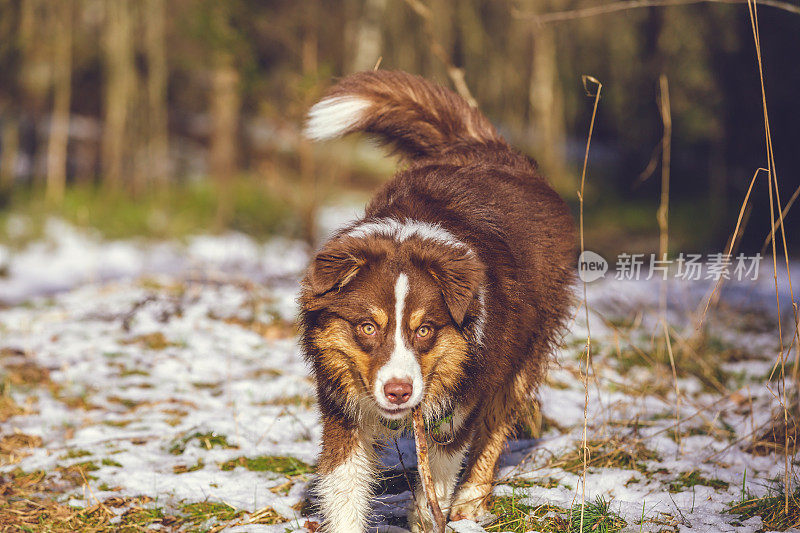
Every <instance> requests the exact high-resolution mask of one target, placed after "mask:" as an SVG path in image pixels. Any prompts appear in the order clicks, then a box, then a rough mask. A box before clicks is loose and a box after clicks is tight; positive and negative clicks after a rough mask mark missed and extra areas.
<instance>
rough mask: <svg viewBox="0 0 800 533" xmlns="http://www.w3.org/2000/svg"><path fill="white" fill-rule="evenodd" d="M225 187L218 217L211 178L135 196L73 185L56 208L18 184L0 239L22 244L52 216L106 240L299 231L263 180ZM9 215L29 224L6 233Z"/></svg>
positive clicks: (295, 217)
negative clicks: (224, 209) (225, 206)
mask: <svg viewBox="0 0 800 533" xmlns="http://www.w3.org/2000/svg"><path fill="white" fill-rule="evenodd" d="M227 192H228V193H229V197H230V209H229V213H230V215H229V217H228V218H227V219H226V220H223V219H221V218H220V216H219V213H220V211H219V204H220V198H221V197H222V195H221V194H220V192H219V190H218V187H217V186H216V185H215V184H214V182H213V181H212V180H202V181H193V182H190V183H180V184H170V185H167V186H164V187H152V188H151V189H149V190H148V191H147V192H146V193H144V194H141V195H140V196H138V197H136V198H133V197H131V196H130V195H129V194H126V193H123V192H110V191H108V190H104V189H102V188H98V187H95V186H91V185H74V186H72V187H69V188H67V190H66V193H65V196H64V201H63V202H62V204H61V205H60V206H58V207H55V206H53V205H50V204H48V203H47V202H45V200H44V194H43V191H41V190H39V189H29V188H25V187H18V188H16V189H14V190H13V191H12V192H11V198H10V199H9V201H8V202H9V206H10V208H9V209H4V210H0V239H3V240H4V241H5V242H7V243H9V244H11V245H12V246H22V245H24V244H25V243H26V242H30V241H31V240H33V239H36V238H38V237H40V236H41V235H42V234H43V226H44V221H46V220H47V219H48V218H49V217H51V216H55V217H58V218H61V219H63V220H66V221H67V222H69V223H71V224H73V225H75V226H78V227H85V228H91V229H93V230H96V231H99V232H100V233H101V234H102V235H103V236H104V237H106V238H110V239H124V238H131V237H145V238H154V239H165V238H180V237H184V236H187V235H192V234H197V233H208V232H210V231H217V232H219V231H225V230H235V231H241V232H244V233H247V234H249V235H253V236H256V237H268V236H271V235H274V234H276V233H280V234H286V235H292V236H296V235H298V234H299V233H300V230H299V228H300V227H301V221H300V219H299V218H300V215H299V214H298V213H297V212H296V210H295V209H293V206H292V205H290V204H291V203H290V202H287V201H286V199H283V198H279V197H278V195H276V194H275V193H274V192H273V191H272V190H271V188H270V186H269V184H268V183H266V182H265V181H264V180H263V179H261V178H259V177H256V176H252V177H249V176H242V177H240V178H238V179H235V180H233V181H232V182H231V183H230V184H229V186H228V191H227ZM12 216H17V217H22V218H23V220H25V222H26V225H27V226H28V227H27V228H26V230H27V231H26V232H25V233H24V234H23V235H10V234H7V230H6V227H7V224H6V221H7V220H8V218H9V217H12Z"/></svg>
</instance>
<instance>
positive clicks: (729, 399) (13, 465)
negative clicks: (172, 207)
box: [0, 221, 800, 533]
mask: <svg viewBox="0 0 800 533" xmlns="http://www.w3.org/2000/svg"><path fill="white" fill-rule="evenodd" d="M307 260H308V248H307V247H306V246H305V245H303V244H301V243H298V242H295V241H289V240H282V239H274V240H271V241H268V242H266V243H264V244H259V243H256V242H254V241H252V240H250V239H249V238H247V237H245V236H243V235H240V234H228V235H222V236H214V237H210V236H196V237H191V238H187V239H185V240H184V241H181V242H177V241H170V242H161V243H157V244H154V243H152V242H150V243H143V242H137V241H132V240H125V241H107V240H103V239H101V238H99V237H95V236H92V235H90V234H86V233H82V232H80V231H77V230H75V229H73V228H72V227H71V226H68V225H65V224H63V223H61V222H58V221H50V222H48V224H47V230H46V231H45V236H44V237H43V238H42V239H41V240H38V241H36V242H33V243H30V244H29V245H27V246H25V247H23V248H21V249H18V250H14V251H11V250H9V249H6V248H3V247H2V246H0V271H2V272H3V275H2V276H0V302H2V305H0V372H1V373H2V388H0V465H1V466H0V531H2V530H15V531H16V530H20V529H21V530H26V531H116V530H130V531H138V530H143V529H160V530H165V531H173V530H178V531H222V530H224V531H252V532H257V531H264V532H281V533H283V532H286V531H306V530H307V527H308V526H313V524H312V523H313V522H314V521H315V520H316V518H315V517H314V516H313V511H311V512H312V514H309V512H310V511H309V500H308V497H307V487H308V484H309V482H310V481H311V480H312V479H313V477H314V463H315V460H316V456H317V453H318V452H319V441H320V437H321V427H320V424H319V419H318V414H317V411H316V405H315V399H314V388H313V385H312V382H311V381H310V379H309V377H308V369H307V367H306V365H305V364H304V363H303V362H302V360H301V357H300V354H299V349H298V346H297V342H296V341H297V339H296V329H295V325H294V319H295V315H296V305H295V297H296V294H297V280H298V277H299V276H300V274H301V272H302V270H303V268H304V266H305V264H306V261H307ZM767 263H768V262H767V261H765V262H764V263H763V264H762V271H761V275H760V278H759V280H758V281H753V282H738V281H731V282H730V283H729V284H728V285H727V286H726V289H725V291H724V292H723V297H722V300H721V303H720V304H719V305H718V306H716V307H715V308H714V309H713V310H712V311H711V312H710V313H709V315H708V317H707V318H706V322H705V327H704V330H703V331H704V335H703V336H702V337H700V336H698V335H696V334H695V331H696V329H695V327H694V323H695V318H692V316H691V314H692V313H694V311H695V310H696V308H697V306H698V304H699V303H700V302H701V301H702V300H703V297H704V296H705V294H706V291H707V290H708V289H709V287H710V282H709V281H707V280H703V281H696V282H679V281H674V280H672V281H670V282H669V283H668V285H667V295H668V302H669V305H668V311H667V315H666V317H667V320H666V324H667V325H668V326H667V328H668V331H669V332H670V343H669V346H667V343H666V342H665V341H664V322H662V321H660V318H659V317H660V316H661V314H660V311H659V302H660V288H661V284H660V282H659V281H657V280H655V279H654V280H650V281H638V282H634V281H618V280H615V279H613V273H612V274H609V275H607V276H606V279H603V280H600V281H597V282H594V283H591V284H589V285H588V302H589V307H590V326H591V339H592V342H591V345H592V355H593V362H592V365H591V373H590V377H589V380H588V396H587V393H586V390H585V387H584V381H583V378H582V374H581V368H582V366H581V365H582V361H583V360H584V359H583V358H584V357H585V354H584V348H585V343H586V334H587V328H586V326H587V325H586V321H585V319H584V309H583V308H581V309H576V318H575V319H574V321H573V322H572V323H571V324H570V328H569V331H570V332H569V334H568V335H567V337H566V339H565V344H564V347H563V348H562V349H561V350H560V351H559V353H558V358H557V359H558V360H557V364H556V365H554V367H553V369H552V371H551V372H550V375H549V378H548V380H547V383H546V384H545V385H544V386H543V387H542V389H541V390H540V391H539V399H540V404H541V414H542V424H541V433H540V436H539V438H536V439H534V438H530V437H525V438H520V439H518V440H514V441H512V442H510V443H509V446H508V451H507V453H506V454H504V456H503V464H502V466H501V469H500V472H499V474H498V482H497V486H496V488H495V490H494V503H493V504H492V511H493V513H494V514H495V515H496V517H497V519H496V521H495V522H494V523H493V524H491V525H488V526H486V527H487V530H488V531H514V532H524V531H567V530H572V531H578V530H579V529H580V528H579V521H580V518H579V517H580V511H581V498H582V489H581V474H582V470H583V466H582V465H583V454H582V450H581V442H582V439H583V432H584V427H585V429H586V432H587V441H588V444H589V449H590V452H591V453H590V456H589V462H588V471H587V472H586V487H585V501H586V502H587V505H586V508H585V509H584V529H583V530H584V531H631V532H634V531H693V532H694V531H736V532H742V533H745V532H755V531H771V530H787V529H790V528H791V527H795V528H797V527H798V526H800V513H798V504H797V501H796V500H795V499H794V496H797V495H792V496H793V497H792V498H790V504H791V505H790V513H789V515H788V516H787V515H785V514H782V513H783V511H782V509H783V504H782V502H783V497H782V495H781V491H782V490H783V486H782V484H781V483H782V480H783V479H784V473H785V468H786V466H785V462H786V456H785V454H784V431H785V429H786V425H785V424H784V423H783V415H782V414H781V413H782V411H781V408H780V405H779V397H780V387H779V385H780V380H779V379H777V378H776V375H775V374H774V373H773V372H772V371H773V368H774V366H775V363H776V357H777V354H778V353H779V340H778V336H777V327H776V326H777V318H778V313H777V311H776V305H775V289H774V284H773V280H772V272H771V264H769V265H767ZM793 269H794V271H793V273H794V274H795V276H794V279H795V280H798V279H800V272H799V271H798V268H797V265H794V266H793ZM778 282H779V284H780V287H781V301H782V302H783V303H784V304H785V302H787V301H788V294H787V292H788V291H787V288H788V284H787V283H786V281H785V279H784V278H783V277H779V280H778ZM788 309H789V308H788V307H787V306H786V305H784V306H783V316H782V323H783V327H784V329H783V334H784V344H785V345H787V346H788V344H789V343H790V342H791V339H792V334H793V332H794V329H793V325H792V324H793V322H794V320H793V318H792V317H791V314H790V313H789V312H788ZM670 351H671V355H670ZM672 361H674V372H675V375H676V376H677V385H676V381H675V380H674V378H673V365H672ZM793 369H794V367H790V368H788V369H787V371H788V373H790V374H791V373H792V371H793ZM787 381H788V379H787ZM676 386H677V390H678V391H679V393H678V395H677V396H676ZM790 388H791V387H790ZM587 397H588V409H587V412H586V417H584V403H585V399H586V398H587ZM791 403H792V405H796V401H792V402H791ZM790 414H793V415H795V416H796V415H797V413H796V409H795V408H792V409H790ZM792 420H793V419H791V418H790V422H789V431H790V433H793V432H794V431H795V427H794V423H793V422H792ZM394 448H395V447H394V444H391V445H390V446H389V449H394ZM412 449H413V442H412V441H411V440H409V439H400V442H399V445H398V447H397V450H398V451H399V452H402V454H403V458H402V459H403V464H404V465H405V466H406V467H413V464H414V460H413V453H412V452H411V450H412ZM398 451H396V452H395V453H394V454H392V453H387V454H386V457H385V458H384V462H385V463H386V465H387V467H388V470H389V471H390V472H391V473H390V474H387V476H386V480H385V483H383V484H382V486H381V491H380V492H383V494H381V495H379V496H377V497H376V504H375V513H376V515H377V516H379V517H381V518H380V523H381V524H382V525H381V526H380V527H379V529H378V530H379V531H405V529H404V525H405V524H404V519H403V516H404V513H405V511H404V509H405V507H406V506H407V505H408V503H409V492H408V491H407V490H406V487H405V486H404V485H405V484H404V481H403V478H402V474H400V473H399V466H398V464H399V461H398V457H397V453H398ZM799 460H800V456H798V455H796V454H795V450H794V449H792V450H790V453H789V454H788V462H789V467H790V469H794V467H795V464H796V463H797V462H798V461H799ZM790 481H791V483H792V485H791V486H796V485H794V483H795V481H796V480H795V478H794V476H793V475H792V476H791V479H790ZM453 527H454V529H455V530H456V531H461V532H467V531H484V529H482V528H481V527H479V526H477V525H474V524H467V523H464V522H460V523H456V524H453Z"/></svg>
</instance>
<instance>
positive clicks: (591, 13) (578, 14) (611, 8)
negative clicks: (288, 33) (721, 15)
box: [406, 0, 800, 24]
mask: <svg viewBox="0 0 800 533" xmlns="http://www.w3.org/2000/svg"><path fill="white" fill-rule="evenodd" d="M406 1H407V2H409V0H406ZM410 1H416V0H410ZM706 3H708V4H746V3H747V0H628V1H622V2H611V3H608V4H603V5H600V6H592V7H584V8H579V9H570V10H567V11H554V12H552V13H544V14H541V15H540V14H537V13H530V12H525V11H521V10H519V9H514V10H513V15H514V17H515V18H518V19H524V20H530V21H533V22H535V23H537V24H551V23H554V22H564V21H568V20H575V19H582V18H587V17H595V16H598V15H608V14H610V13H618V12H620V11H628V10H630V9H639V8H643V7H666V6H685V5H691V4H706ZM758 3H759V5H762V6H767V7H774V8H775V9H780V10H782V11H787V12H789V13H794V14H795V15H800V5H797V4H792V3H790V2H783V1H781V0H759V2H758Z"/></svg>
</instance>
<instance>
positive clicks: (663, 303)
mask: <svg viewBox="0 0 800 533" xmlns="http://www.w3.org/2000/svg"><path fill="white" fill-rule="evenodd" d="M658 87H659V91H658V104H659V105H658V107H659V111H660V113H661V122H662V123H663V126H664V132H663V134H662V137H661V202H660V204H659V206H658V211H657V212H656V219H657V220H658V231H659V239H658V255H659V257H660V258H661V260H662V261H666V260H667V257H668V255H669V174H670V164H671V157H672V110H671V108H670V103H669V81H668V80H667V76H666V75H664V74H661V76H660V77H659V79H658ZM659 309H660V312H661V324H662V326H663V327H664V343H665V344H666V348H667V353H668V354H669V364H670V367H671V368H672V381H673V383H674V384H675V440H676V441H677V443H678V450H679V451H680V449H681V432H680V427H681V391H680V388H679V387H678V370H677V368H676V367H675V355H674V354H673V353H672V341H671V340H670V337H669V324H668V323H667V280H666V279H662V280H661V288H660V291H659Z"/></svg>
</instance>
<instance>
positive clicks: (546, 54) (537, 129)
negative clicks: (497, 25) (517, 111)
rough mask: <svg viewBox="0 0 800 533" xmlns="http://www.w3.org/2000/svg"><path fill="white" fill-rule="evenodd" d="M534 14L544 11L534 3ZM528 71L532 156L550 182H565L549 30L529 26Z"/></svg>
mask: <svg viewBox="0 0 800 533" xmlns="http://www.w3.org/2000/svg"><path fill="white" fill-rule="evenodd" d="M535 4H538V5H535V7H536V8H538V10H543V9H544V8H546V7H547V5H546V4H544V5H542V3H541V2H535ZM529 32H530V33H529V35H530V39H531V48H532V50H531V70H530V80H529V84H528V102H529V104H530V109H531V124H530V127H531V129H532V132H533V135H532V137H533V139H534V151H535V154H534V155H535V156H536V157H537V158H538V159H539V161H540V163H541V164H542V166H543V167H544V168H545V170H546V171H547V173H548V174H549V175H550V177H551V179H553V181H554V182H559V181H560V182H562V183H563V180H565V179H567V172H566V159H565V157H566V156H565V148H566V133H565V129H566V126H565V123H564V122H565V119H564V102H563V97H562V94H561V86H560V85H559V82H558V60H557V57H556V54H557V51H556V40H555V33H554V31H553V28H552V27H550V26H547V25H541V26H536V27H534V26H533V25H531V26H530V29H529Z"/></svg>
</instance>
